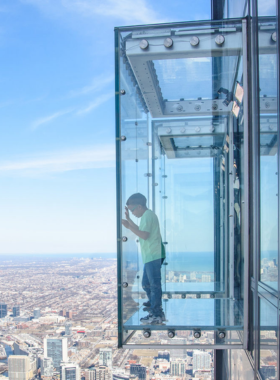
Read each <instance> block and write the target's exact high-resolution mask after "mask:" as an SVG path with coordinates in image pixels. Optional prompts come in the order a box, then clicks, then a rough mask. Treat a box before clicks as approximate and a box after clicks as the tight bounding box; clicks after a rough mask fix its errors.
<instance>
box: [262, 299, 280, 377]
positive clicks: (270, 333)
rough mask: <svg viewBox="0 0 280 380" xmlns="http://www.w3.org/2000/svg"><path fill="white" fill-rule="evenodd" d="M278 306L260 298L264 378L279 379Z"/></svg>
mask: <svg viewBox="0 0 280 380" xmlns="http://www.w3.org/2000/svg"><path fill="white" fill-rule="evenodd" d="M277 355H278V347H277V308H276V307H274V306H273V305H272V304H271V303H269V302H268V301H266V300H265V299H263V298H260V365H259V372H260V374H261V377H262V379H265V380H272V379H277Z"/></svg>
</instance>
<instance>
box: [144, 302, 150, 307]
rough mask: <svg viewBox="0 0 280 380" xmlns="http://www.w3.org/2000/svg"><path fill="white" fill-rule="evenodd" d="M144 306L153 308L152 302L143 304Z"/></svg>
mask: <svg viewBox="0 0 280 380" xmlns="http://www.w3.org/2000/svg"><path fill="white" fill-rule="evenodd" d="M143 306H146V307H151V302H150V301H148V302H144V303H143Z"/></svg>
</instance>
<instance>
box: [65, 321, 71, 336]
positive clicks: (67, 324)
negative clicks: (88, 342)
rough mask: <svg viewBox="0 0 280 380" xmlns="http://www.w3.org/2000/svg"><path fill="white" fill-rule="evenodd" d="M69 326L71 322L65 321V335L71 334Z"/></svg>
mask: <svg viewBox="0 0 280 380" xmlns="http://www.w3.org/2000/svg"><path fill="white" fill-rule="evenodd" d="M71 327H72V323H70V322H67V323H66V324H65V335H67V336H70V335H71V334H72V332H71Z"/></svg>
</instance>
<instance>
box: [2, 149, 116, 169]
mask: <svg viewBox="0 0 280 380" xmlns="http://www.w3.org/2000/svg"><path fill="white" fill-rule="evenodd" d="M114 166H115V149H114V147H113V146H111V145H104V146H100V145H98V146H92V147H86V148H80V149H79V150H72V151H69V150H67V151H60V152H52V153H48V152H46V153H44V154H38V155H37V156H33V157H29V158H26V157H20V158H18V159H16V160H13V161H8V162H3V163H0V175H5V174H6V175H7V174H12V173H14V174H17V175H20V176H24V175H34V174H35V175H42V174H44V173H59V172H60V173H61V172H67V171H71V170H83V169H96V168H106V167H107V168H113V167H114Z"/></svg>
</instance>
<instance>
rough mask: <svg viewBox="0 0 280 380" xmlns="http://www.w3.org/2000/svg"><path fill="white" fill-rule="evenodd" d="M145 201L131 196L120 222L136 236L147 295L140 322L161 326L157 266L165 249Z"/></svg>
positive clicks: (162, 317) (158, 272)
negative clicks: (138, 222) (133, 219)
mask: <svg viewBox="0 0 280 380" xmlns="http://www.w3.org/2000/svg"><path fill="white" fill-rule="evenodd" d="M146 204H147V199H146V197H145V196H144V195H143V194H140V193H136V194H133V195H131V196H130V197H129V198H128V200H127V202H126V207H125V218H126V219H123V220H122V224H123V225H124V227H126V228H128V229H130V230H131V231H132V232H133V233H134V234H135V235H137V236H138V237H139V242H140V247H141V254H142V260H143V263H144V272H143V279H142V287H143V289H144V290H145V292H146V293H147V296H148V302H144V304H143V305H144V306H146V307H147V309H148V308H149V309H150V312H149V314H148V315H147V316H146V317H143V318H141V319H140V321H141V322H143V323H145V324H161V323H162V322H163V321H165V315H164V312H163V310H162V303H161V298H162V290H161V265H162V263H163V261H164V259H165V249H164V246H163V244H162V239H161V234H160V228H159V222H158V218H157V216H156V214H155V213H154V212H153V211H151V210H149V209H148V208H147V206H146ZM129 211H130V212H131V213H132V214H133V215H134V216H135V217H136V218H141V220H140V225H139V227H138V226H137V224H135V223H134V222H133V221H132V220H131V219H130V216H129Z"/></svg>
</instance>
